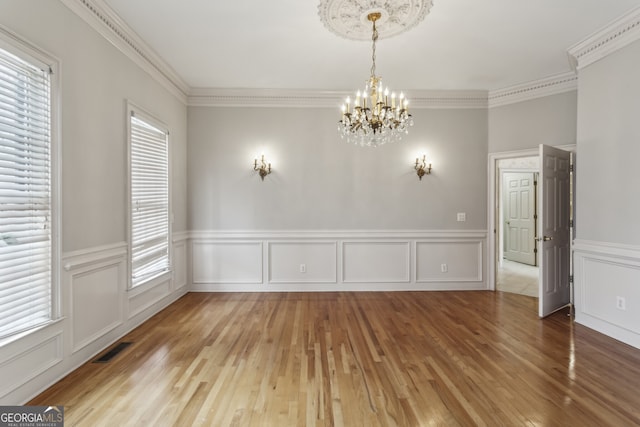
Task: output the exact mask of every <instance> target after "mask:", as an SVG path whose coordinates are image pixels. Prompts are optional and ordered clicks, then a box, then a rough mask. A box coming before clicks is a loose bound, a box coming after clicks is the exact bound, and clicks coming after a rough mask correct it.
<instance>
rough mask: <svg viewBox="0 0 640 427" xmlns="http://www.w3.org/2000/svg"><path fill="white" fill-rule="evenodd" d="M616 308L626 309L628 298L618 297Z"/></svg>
mask: <svg viewBox="0 0 640 427" xmlns="http://www.w3.org/2000/svg"><path fill="white" fill-rule="evenodd" d="M616 308H617V309H618V310H626V309H627V300H626V299H625V298H624V297H616Z"/></svg>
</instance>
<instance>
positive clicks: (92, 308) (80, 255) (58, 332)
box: [0, 233, 188, 405]
mask: <svg viewBox="0 0 640 427" xmlns="http://www.w3.org/2000/svg"><path fill="white" fill-rule="evenodd" d="M173 245H174V246H179V245H182V246H183V247H184V252H185V257H180V258H176V260H175V262H180V261H182V262H185V263H186V262H187V259H186V251H187V234H186V233H179V234H177V235H174V240H173ZM127 258H128V257H127V244H126V242H119V243H115V244H110V245H104V246H99V247H93V248H87V249H83V250H77V251H73V252H67V253H65V254H63V257H62V265H63V269H62V277H61V308H62V316H63V317H61V318H60V319H58V320H57V321H55V322H52V323H50V324H48V325H46V326H44V327H42V328H40V329H38V330H35V331H34V332H33V333H31V334H28V335H26V336H23V337H19V338H17V339H15V340H13V341H11V342H9V343H6V344H4V345H3V346H0V378H3V379H6V380H7V381H5V382H3V386H0V405H16V404H24V403H25V402H26V401H28V400H29V399H31V398H33V397H34V396H35V395H37V394H38V393H40V392H42V391H43V390H45V389H46V388H47V387H49V386H50V385H51V384H53V383H55V382H56V381H58V380H60V379H61V378H62V377H64V376H65V375H67V374H68V373H69V372H71V371H73V370H74V369H76V368H78V367H79V366H80V365H82V364H83V363H85V362H87V361H88V360H90V359H91V358H92V357H94V356H95V355H96V354H98V353H99V352H101V351H103V350H104V349H105V348H107V347H108V346H109V345H111V344H112V343H114V342H115V341H117V340H118V339H119V338H120V337H122V336H123V335H125V334H126V333H128V332H129V331H131V330H133V329H134V328H136V327H137V326H139V325H140V324H142V323H143V322H144V321H146V320H147V319H149V318H150V317H151V316H153V315H154V314H156V313H158V312H159V311H161V310H162V309H163V308H165V307H167V306H168V305H169V304H171V303H172V302H174V301H175V300H177V299H178V298H180V297H181V296H182V295H184V294H185V293H186V292H187V289H188V288H187V286H186V273H187V266H186V265H180V266H178V265H176V266H175V267H174V268H175V269H176V270H179V269H182V271H183V272H184V273H183V275H184V277H185V278H184V283H182V284H174V280H171V279H169V280H164V281H162V282H159V283H152V284H149V286H142V287H140V288H136V289H135V291H127V289H126V279H127V275H126V264H127Z"/></svg>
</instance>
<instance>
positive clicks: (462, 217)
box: [458, 212, 467, 222]
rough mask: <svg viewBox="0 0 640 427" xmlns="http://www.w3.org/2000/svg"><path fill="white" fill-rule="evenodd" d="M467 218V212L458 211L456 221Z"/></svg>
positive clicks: (462, 220)
mask: <svg viewBox="0 0 640 427" xmlns="http://www.w3.org/2000/svg"><path fill="white" fill-rule="evenodd" d="M466 220H467V214H466V213H465V212H458V222H464V221H466Z"/></svg>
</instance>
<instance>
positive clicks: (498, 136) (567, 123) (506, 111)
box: [489, 91, 577, 153]
mask: <svg viewBox="0 0 640 427" xmlns="http://www.w3.org/2000/svg"><path fill="white" fill-rule="evenodd" d="M576 102H577V92H576V91H570V92H565V93H560V94H557V95H551V96H545V97H542V98H536V99H531V100H528V101H523V102H518V103H515V104H509V105H503V106H500V107H494V108H491V109H489V152H490V153H499V152H502V151H515V150H524V149H529V148H537V147H538V145H539V144H546V145H554V146H555V145H567V144H575V142H576Z"/></svg>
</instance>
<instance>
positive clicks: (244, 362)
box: [29, 292, 640, 427]
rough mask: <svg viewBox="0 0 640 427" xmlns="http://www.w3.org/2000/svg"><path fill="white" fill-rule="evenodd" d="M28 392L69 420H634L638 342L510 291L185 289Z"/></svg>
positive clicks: (639, 421)
mask: <svg viewBox="0 0 640 427" xmlns="http://www.w3.org/2000/svg"><path fill="white" fill-rule="evenodd" d="M123 341H131V342H133V344H132V345H131V346H129V347H128V348H127V349H125V350H123V351H122V353H120V354H119V355H118V356H116V358H114V359H113V360H112V361H111V362H110V363H107V364H92V363H87V364H85V365H83V366H82V367H80V368H79V369H77V370H76V371H74V372H72V373H71V374H69V375H68V376H67V377H66V378H64V379H63V380H62V381H60V382H59V383H57V384H55V385H53V386H52V387H51V388H49V389H48V390H46V391H45V392H43V393H42V394H41V395H39V396H38V397H36V398H35V399H33V400H32V401H31V402H29V404H31V405H64V406H65V422H66V425H68V426H91V427H93V426H99V425H121V426H150V425H153V426H174V425H175V426H191V425H201V426H211V425H215V426H278V427H281V426H367V427H369V426H481V425H487V426H521V425H522V426H529V425H530V426H573V425H576V426H578V425H579V426H591V425H593V426H633V425H640V394H639V393H637V390H638V387H639V386H640V350H638V349H634V348H631V347H629V346H627V345H624V344H622V343H620V342H617V341H615V340H613V339H611V338H608V337H606V336H603V335H601V334H599V333H597V332H595V331H593V330H590V329H588V328H585V327H583V326H581V325H576V324H574V323H573V322H572V321H571V320H570V318H569V317H568V316H567V315H566V313H556V314H554V315H552V316H550V317H549V318H547V319H544V320H540V319H538V317H537V301H536V300H535V299H534V298H530V297H526V296H521V295H515V294H507V293H502V292H361V293H349V292H345V293H340V292H338V293H241V294H234V293H220V294H205V293H191V294H187V295H186V296H184V297H183V298H181V299H180V300H178V301H177V302H176V303H174V304H172V305H171V306H170V307H168V308H167V309H165V310H163V311H162V312H160V313H158V314H157V315H156V316H154V317H153V318H152V319H150V320H149V321H148V322H146V323H144V324H143V325H141V326H140V327H138V328H137V329H135V330H134V331H132V332H131V333H130V334H128V335H127V336H126V337H124V338H123Z"/></svg>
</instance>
